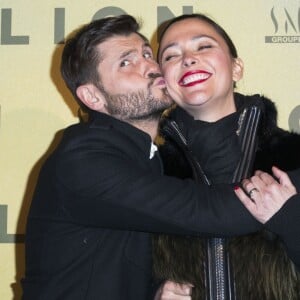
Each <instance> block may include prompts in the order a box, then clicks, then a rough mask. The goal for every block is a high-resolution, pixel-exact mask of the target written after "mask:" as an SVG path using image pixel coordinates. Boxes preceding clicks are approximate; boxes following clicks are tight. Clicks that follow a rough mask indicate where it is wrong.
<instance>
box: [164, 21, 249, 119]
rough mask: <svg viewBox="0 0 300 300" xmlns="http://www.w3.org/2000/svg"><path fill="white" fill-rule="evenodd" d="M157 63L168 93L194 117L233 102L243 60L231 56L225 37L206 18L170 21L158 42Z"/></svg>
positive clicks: (223, 107) (222, 107) (224, 107)
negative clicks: (235, 83)
mask: <svg viewBox="0 0 300 300" xmlns="http://www.w3.org/2000/svg"><path fill="white" fill-rule="evenodd" d="M159 63H160V66H161V70H162V72H163V75H164V78H165V80H166V83H167V88H168V91H169V94H170V95H171V97H172V98H173V99H174V101H175V102H176V103H177V104H178V105H179V106H181V107H183V108H184V109H185V110H187V111H188V112H189V113H190V114H192V115H194V117H196V118H198V117H199V111H200V112H201V111H203V112H206V113H207V114H210V113H211V112H210V111H211V110H212V109H213V110H216V109H221V110H222V109H225V110H226V107H228V106H230V105H231V106H232V105H233V106H234V100H233V83H234V81H238V80H239V79H240V77H241V76H242V69H243V65H242V62H241V61H240V60H239V59H233V58H232V57H231V55H230V53H229V49H228V46H227V44H226V42H225V41H224V39H223V38H222V37H221V36H220V35H219V33H217V32H216V31H215V29H214V28H213V27H212V26H211V25H209V24H208V23H206V22H205V21H202V20H199V19H194V18H190V19H185V20H182V21H179V22H177V23H174V24H173V25H171V27H170V28H169V29H168V30H167V31H166V33H165V34H164V36H163V39H162V41H161V43H160V52H159ZM200 114H201V113H200ZM200 118H201V117H200Z"/></svg>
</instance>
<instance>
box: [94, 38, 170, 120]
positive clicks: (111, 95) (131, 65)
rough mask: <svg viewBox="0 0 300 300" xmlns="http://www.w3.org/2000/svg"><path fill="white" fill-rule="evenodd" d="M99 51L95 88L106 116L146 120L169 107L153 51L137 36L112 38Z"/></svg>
mask: <svg viewBox="0 0 300 300" xmlns="http://www.w3.org/2000/svg"><path fill="white" fill-rule="evenodd" d="M98 49H99V52H100V53H101V60H100V63H99V66H98V68H97V69H98V74H99V78H100V82H99V85H98V88H99V90H100V92H101V93H102V95H103V96H104V98H105V101H106V104H105V108H106V110H107V113H109V114H110V115H112V116H114V117H115V118H118V119H120V120H125V121H130V120H133V121H134V120H145V119H148V118H149V117H153V116H157V115H159V114H160V113H161V112H162V111H163V110H164V109H166V108H168V107H169V106H170V105H171V104H172V101H171V99H170V98H169V96H168V95H167V94H166V87H165V81H164V79H163V78H162V76H161V73H160V70H159V66H158V64H157V63H156V61H155V60H154V58H153V53H152V49H151V47H150V46H149V44H148V43H147V42H145V41H144V40H143V39H142V38H141V37H140V36H139V35H138V34H135V33H132V34H130V35H129V36H120V35H116V36H113V37H111V38H109V39H107V40H106V41H105V42H103V43H101V44H100V45H99V46H98Z"/></svg>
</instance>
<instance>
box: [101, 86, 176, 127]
mask: <svg viewBox="0 0 300 300" xmlns="http://www.w3.org/2000/svg"><path fill="white" fill-rule="evenodd" d="M152 84H153V81H152V82H151V83H149V85H148V88H147V90H139V91H137V92H132V93H128V94H115V95H113V94H110V93H109V92H107V91H106V90H105V89H104V87H103V86H101V85H99V86H98V88H99V89H100V91H101V92H102V93H103V95H104V97H105V99H106V102H107V103H106V105H105V109H106V110H107V112H108V114H110V115H111V116H113V117H115V118H116V119H119V120H122V121H126V122H136V121H151V120H158V119H159V118H160V116H161V114H162V113H163V111H164V110H166V109H167V108H169V107H170V106H171V105H172V104H173V101H172V100H171V99H170V97H169V96H168V94H167V93H166V88H165V89H162V91H161V94H162V95H161V97H160V98H156V97H155V96H154V95H153V93H152V91H151V86H152Z"/></svg>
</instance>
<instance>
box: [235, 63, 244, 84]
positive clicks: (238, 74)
mask: <svg viewBox="0 0 300 300" xmlns="http://www.w3.org/2000/svg"><path fill="white" fill-rule="evenodd" d="M243 73H244V62H243V61H242V60H241V59H240V58H239V57H237V58H235V59H234V61H233V67H232V79H233V81H234V82H237V81H239V80H240V79H242V77H243Z"/></svg>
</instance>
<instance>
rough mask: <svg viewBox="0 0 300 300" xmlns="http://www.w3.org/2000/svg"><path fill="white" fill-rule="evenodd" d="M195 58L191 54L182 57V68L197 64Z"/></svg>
mask: <svg viewBox="0 0 300 300" xmlns="http://www.w3.org/2000/svg"><path fill="white" fill-rule="evenodd" d="M197 61H198V60H197V58H196V57H195V56H194V55H193V54H192V53H186V54H185V55H184V57H183V66H184V67H188V66H191V65H195V64H196V63H197Z"/></svg>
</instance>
